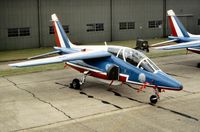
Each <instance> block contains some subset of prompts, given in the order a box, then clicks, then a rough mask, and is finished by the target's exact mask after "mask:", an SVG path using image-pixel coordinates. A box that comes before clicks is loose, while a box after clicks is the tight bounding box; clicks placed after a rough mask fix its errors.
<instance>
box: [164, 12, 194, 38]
mask: <svg viewBox="0 0 200 132" xmlns="http://www.w3.org/2000/svg"><path fill="white" fill-rule="evenodd" d="M167 14H168V18H169V24H170V28H171V31H172V35H173V36H175V37H190V35H189V33H188V32H187V30H186V29H185V27H184V26H183V24H182V23H181V22H180V20H179V19H178V17H177V16H176V15H175V13H174V11H173V10H168V11H167Z"/></svg>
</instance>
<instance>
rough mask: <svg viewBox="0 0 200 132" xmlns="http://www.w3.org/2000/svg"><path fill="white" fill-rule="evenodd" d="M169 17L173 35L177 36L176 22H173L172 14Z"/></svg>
mask: <svg viewBox="0 0 200 132" xmlns="http://www.w3.org/2000/svg"><path fill="white" fill-rule="evenodd" d="M168 19H169V24H170V27H171V31H172V36H176V37H177V32H176V29H175V27H174V24H173V22H172V18H171V16H169V17H168Z"/></svg>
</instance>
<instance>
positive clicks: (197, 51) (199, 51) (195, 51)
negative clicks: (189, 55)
mask: <svg viewBox="0 0 200 132" xmlns="http://www.w3.org/2000/svg"><path fill="white" fill-rule="evenodd" d="M187 50H188V51H191V52H194V53H197V54H200V50H195V49H190V48H188V49H187Z"/></svg>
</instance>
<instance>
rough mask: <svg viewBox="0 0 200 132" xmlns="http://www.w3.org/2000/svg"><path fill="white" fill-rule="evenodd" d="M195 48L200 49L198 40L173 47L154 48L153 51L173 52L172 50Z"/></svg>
mask: <svg viewBox="0 0 200 132" xmlns="http://www.w3.org/2000/svg"><path fill="white" fill-rule="evenodd" d="M196 47H200V40H196V41H191V42H185V43H179V44H175V45H168V46H160V47H155V49H160V50H173V49H184V48H196Z"/></svg>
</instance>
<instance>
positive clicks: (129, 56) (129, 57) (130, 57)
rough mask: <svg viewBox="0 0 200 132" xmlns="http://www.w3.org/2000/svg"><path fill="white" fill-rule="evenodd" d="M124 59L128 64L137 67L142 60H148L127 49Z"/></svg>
mask: <svg viewBox="0 0 200 132" xmlns="http://www.w3.org/2000/svg"><path fill="white" fill-rule="evenodd" d="M124 58H125V60H126V61H127V62H128V63H130V64H132V65H134V66H137V65H138V63H139V62H140V61H141V60H142V59H144V58H146V56H145V55H144V54H142V53H141V52H139V51H137V50H134V49H131V48H126V49H125V50H124Z"/></svg>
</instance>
